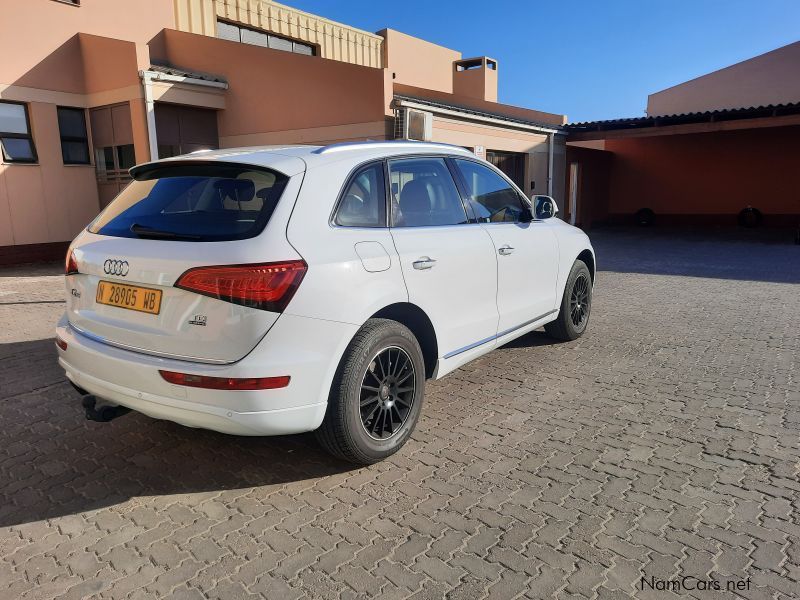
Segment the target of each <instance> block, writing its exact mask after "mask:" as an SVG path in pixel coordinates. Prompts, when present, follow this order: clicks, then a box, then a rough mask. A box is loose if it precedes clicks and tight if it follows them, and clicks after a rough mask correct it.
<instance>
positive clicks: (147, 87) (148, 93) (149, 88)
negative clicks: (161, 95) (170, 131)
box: [139, 71, 158, 160]
mask: <svg viewBox="0 0 800 600" xmlns="http://www.w3.org/2000/svg"><path fill="white" fill-rule="evenodd" d="M153 75H154V74H153V73H151V72H149V71H139V77H141V78H142V87H143V88H144V106H145V111H146V113H147V139H148V142H149V145H150V160H158V137H157V136H156V103H155V101H154V100H153Z"/></svg>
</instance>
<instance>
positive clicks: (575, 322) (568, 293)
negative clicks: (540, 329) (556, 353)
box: [544, 259, 592, 341]
mask: <svg viewBox="0 0 800 600" xmlns="http://www.w3.org/2000/svg"><path fill="white" fill-rule="evenodd" d="M591 310H592V274H591V273H590V272H589V267H587V266H586V263H585V262H583V261H582V260H580V259H578V260H576V261H575V264H573V265H572V270H571V271H570V272H569V277H568V278H567V285H566V286H565V288H564V297H563V298H562V299H561V310H560V312H559V314H558V318H557V319H556V320H555V321H552V322H550V323H548V324H547V325H545V326H544V329H545V331H546V332H547V333H548V335H550V336H552V337H554V338H556V339H559V340H564V341H572V340H576V339H578V338H579V337H581V336H582V335H583V332H584V331H586V326H587V325H588V324H589V313H590V312H591Z"/></svg>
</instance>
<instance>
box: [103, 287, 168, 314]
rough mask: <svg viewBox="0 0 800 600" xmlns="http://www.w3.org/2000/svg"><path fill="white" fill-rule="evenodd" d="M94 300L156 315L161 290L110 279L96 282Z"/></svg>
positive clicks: (158, 309)
mask: <svg viewBox="0 0 800 600" xmlns="http://www.w3.org/2000/svg"><path fill="white" fill-rule="evenodd" d="M95 300H96V302H97V303H98V304H107V305H108V306H117V307H119V308H127V309H128V310H138V311H139V312H145V313H150V314H151V315H157V314H158V313H159V311H160V310H161V290H154V289H151V288H145V287H139V286H135V285H127V284H124V283H116V282H111V281H98V282H97V296H96V297H95Z"/></svg>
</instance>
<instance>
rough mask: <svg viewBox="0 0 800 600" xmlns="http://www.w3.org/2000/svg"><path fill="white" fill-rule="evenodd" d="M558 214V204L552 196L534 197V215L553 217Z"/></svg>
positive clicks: (546, 217)
mask: <svg viewBox="0 0 800 600" xmlns="http://www.w3.org/2000/svg"><path fill="white" fill-rule="evenodd" d="M557 214H558V206H557V205H556V201H555V200H553V199H552V198H551V197H550V196H534V197H533V215H534V217H535V218H536V219H551V218H553V217H555V216H556V215H557Z"/></svg>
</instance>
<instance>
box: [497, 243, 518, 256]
mask: <svg viewBox="0 0 800 600" xmlns="http://www.w3.org/2000/svg"><path fill="white" fill-rule="evenodd" d="M512 252H514V248H513V246H509V245H508V244H506V245H505V246H500V247H499V248H498V249H497V253H498V254H500V255H501V256H508V255H509V254H511V253H512Z"/></svg>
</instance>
